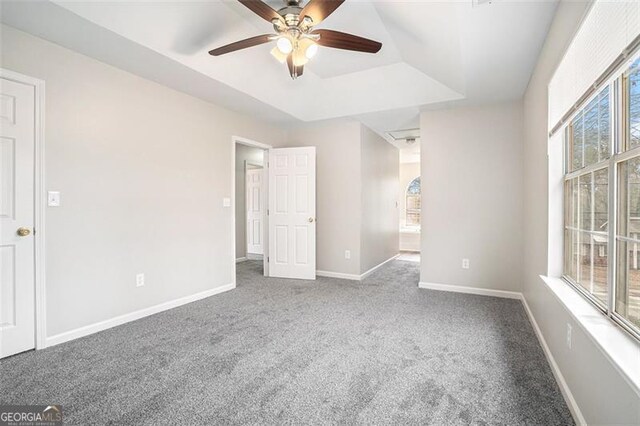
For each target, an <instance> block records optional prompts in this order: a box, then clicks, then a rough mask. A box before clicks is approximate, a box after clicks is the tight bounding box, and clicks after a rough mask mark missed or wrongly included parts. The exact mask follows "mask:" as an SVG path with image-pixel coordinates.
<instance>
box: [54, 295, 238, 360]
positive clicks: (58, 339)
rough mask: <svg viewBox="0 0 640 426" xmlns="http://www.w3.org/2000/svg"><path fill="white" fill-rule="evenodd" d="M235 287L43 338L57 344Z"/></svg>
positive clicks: (181, 299) (173, 301)
mask: <svg viewBox="0 0 640 426" xmlns="http://www.w3.org/2000/svg"><path fill="white" fill-rule="evenodd" d="M235 287H236V285H235V284H226V285H223V286H220V287H216V288H212V289H210V290H205V291H202V292H200V293H196V294H192V295H190V296H185V297H181V298H180V299H175V300H171V301H169V302H164V303H160V304H159V305H155V306H151V307H149V308H144V309H140V310H138V311H135V312H131V313H128V314H124V315H120V316H117V317H115V318H111V319H108V320H104V321H100V322H97V323H95V324H90V325H86V326H84V327H80V328H76V329H75V330H70V331H66V332H64V333H60V334H56V335H54V336H51V337H47V338H46V339H45V346H44V347H50V346H55V345H59V344H60V343H64V342H68V341H70V340H74V339H79V338H80V337H84V336H88V335H90V334H93V333H97V332H99V331H103V330H106V329H108V328H112V327H115V326H118V325H122V324H125V323H128V322H131V321H135V320H137V319H140V318H144V317H148V316H149V315H153V314H157V313H158V312H162V311H166V310H169V309H172V308H177V307H178V306H182V305H185V304H187V303H191V302H195V301H197V300H200V299H204V298H207V297H210V296H213V295H215V294H219V293H223V292H225V291H229V290H233V289H234V288H235Z"/></svg>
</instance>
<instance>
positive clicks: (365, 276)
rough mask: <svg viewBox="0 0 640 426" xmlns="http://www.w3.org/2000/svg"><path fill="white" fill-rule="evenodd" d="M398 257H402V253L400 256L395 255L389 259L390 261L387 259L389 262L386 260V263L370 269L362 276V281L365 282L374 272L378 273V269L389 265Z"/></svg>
mask: <svg viewBox="0 0 640 426" xmlns="http://www.w3.org/2000/svg"><path fill="white" fill-rule="evenodd" d="M398 256H400V253H398V254H396V255H394V256H391V257H390V258H388V259H387V260H385V261H384V262H382V263H380V264H378V265H376V266H374V267H373V268H371V269H369V270H368V271H367V272H365V273H363V274H361V275H360V279H361V280H364V279H365V278H367V277H368V276H369V275H371V274H372V273H373V272H375V271H376V269H378V268H380V267H382V266H383V265H385V264H386V263H388V262H391V261H392V260H394V259H396V258H397V257H398Z"/></svg>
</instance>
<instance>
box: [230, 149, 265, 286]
mask: <svg viewBox="0 0 640 426" xmlns="http://www.w3.org/2000/svg"><path fill="white" fill-rule="evenodd" d="M236 144H240V145H247V146H253V147H256V148H260V149H265V150H269V149H271V148H273V147H272V146H271V145H267V144H264V143H260V142H256V141H254V140H251V139H247V138H243V137H241V136H231V197H230V198H231V225H232V227H231V229H232V230H233V231H232V232H233V237H232V238H231V256H232V257H231V259H232V260H231V282H232V283H233V285H234V286H235V285H236V263H237V262H236ZM265 170H266V168H265ZM265 253H266V252H265Z"/></svg>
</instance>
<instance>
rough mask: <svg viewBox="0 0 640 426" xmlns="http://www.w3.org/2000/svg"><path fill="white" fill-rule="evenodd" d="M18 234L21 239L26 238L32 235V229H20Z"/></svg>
mask: <svg viewBox="0 0 640 426" xmlns="http://www.w3.org/2000/svg"><path fill="white" fill-rule="evenodd" d="M16 233H17V234H18V235H19V236H21V237H26V236H27V235H29V234H31V229H29V228H25V227H24V226H22V227H20V228H18V231H17V232H16Z"/></svg>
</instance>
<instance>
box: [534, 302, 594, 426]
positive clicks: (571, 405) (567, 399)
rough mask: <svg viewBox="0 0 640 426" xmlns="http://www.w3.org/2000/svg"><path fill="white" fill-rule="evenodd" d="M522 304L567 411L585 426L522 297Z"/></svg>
mask: <svg viewBox="0 0 640 426" xmlns="http://www.w3.org/2000/svg"><path fill="white" fill-rule="evenodd" d="M522 304H523V305H524V310H525V312H526V313H527V316H528V317H529V322H530V323H531V325H532V326H533V330H534V331H535V333H536V336H537V337H538V341H539V342H540V346H542V350H543V351H544V354H545V356H546V357H547V361H548V362H549V365H550V366H551V371H552V372H553V375H554V377H555V378H556V382H557V383H558V386H559V387H560V391H561V392H562V396H563V397H564V400H565V402H566V403H567V406H568V407H569V411H571V415H572V416H573V420H574V421H575V422H576V424H578V425H581V426H582V425H586V424H587V422H586V420H585V419H584V416H583V415H582V411H580V407H579V406H578V403H577V402H576V400H575V398H574V397H573V394H572V393H571V389H569V385H567V382H566V381H565V380H564V376H563V375H562V372H561V371H560V367H558V364H557V363H556V360H555V358H554V357H553V354H552V353H551V350H550V349H549V346H548V345H547V341H546V340H545V339H544V336H543V335H542V331H541V330H540V327H538V323H537V322H536V319H535V317H534V316H533V312H531V309H530V308H529V304H528V303H527V299H525V298H524V297H522Z"/></svg>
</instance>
